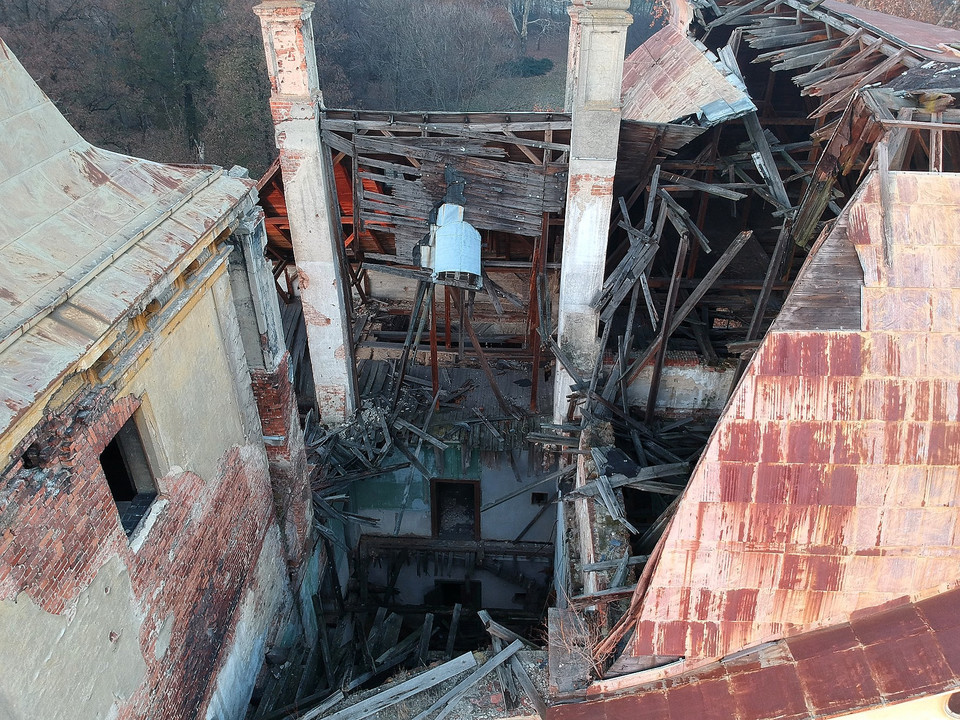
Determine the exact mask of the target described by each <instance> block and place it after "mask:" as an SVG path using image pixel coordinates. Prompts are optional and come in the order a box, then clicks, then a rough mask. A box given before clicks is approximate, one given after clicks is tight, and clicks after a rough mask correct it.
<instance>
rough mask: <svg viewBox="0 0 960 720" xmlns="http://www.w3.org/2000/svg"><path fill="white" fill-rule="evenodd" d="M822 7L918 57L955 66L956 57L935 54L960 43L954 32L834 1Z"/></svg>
mask: <svg viewBox="0 0 960 720" xmlns="http://www.w3.org/2000/svg"><path fill="white" fill-rule="evenodd" d="M822 7H823V8H824V9H827V10H830V11H832V12H836V13H842V14H844V15H847V16H849V17H850V18H853V20H854V22H855V23H856V24H857V25H860V26H862V27H867V28H875V29H877V30H879V31H881V32H883V33H886V34H888V35H891V36H893V37H895V38H897V39H898V40H900V41H901V42H903V43H904V44H906V45H910V46H912V47H914V48H915V49H918V50H921V51H924V52H922V53H921V54H923V55H926V56H927V57H930V58H932V59H935V60H944V61H945V62H956V60H957V58H956V57H950V56H949V55H947V56H946V57H944V56H943V55H942V54H941V53H938V52H936V50H937V46H938V45H940V44H941V43H943V44H955V43H958V42H960V31H958V30H955V29H954V28H949V27H943V26H942V25H931V24H930V23H925V22H918V21H916V20H909V19H907V18H903V17H898V16H896V15H894V14H892V13H891V14H888V13H886V12H878V11H877V10H868V9H867V8H862V7H858V6H856V5H852V4H850V3H846V2H838V0H824V3H823V6H822Z"/></svg>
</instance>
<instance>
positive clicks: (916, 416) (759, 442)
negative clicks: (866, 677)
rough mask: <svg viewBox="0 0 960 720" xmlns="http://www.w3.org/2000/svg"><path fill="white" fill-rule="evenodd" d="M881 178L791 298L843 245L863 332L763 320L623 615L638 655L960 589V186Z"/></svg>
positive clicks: (725, 647)
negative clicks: (857, 278) (958, 583)
mask: <svg viewBox="0 0 960 720" xmlns="http://www.w3.org/2000/svg"><path fill="white" fill-rule="evenodd" d="M885 177H886V178H888V179H887V180H885V181H884V182H883V184H882V183H881V178H880V176H879V175H877V174H872V175H870V176H869V177H868V180H867V181H866V182H865V183H864V185H863V186H862V187H861V190H860V191H859V193H858V195H857V196H856V197H855V199H854V200H853V201H852V202H851V204H850V206H848V210H847V212H846V214H845V217H844V218H842V219H841V220H840V221H839V222H838V223H837V226H836V228H835V230H834V232H833V235H832V236H831V237H830V238H827V239H826V240H825V241H824V242H823V243H822V244H821V245H820V247H819V248H817V249H815V250H814V252H813V253H812V255H811V258H810V259H809V260H808V265H807V267H806V268H805V270H804V272H803V273H802V274H801V276H800V277H799V278H798V280H797V282H796V284H795V289H794V291H793V293H792V295H791V297H792V298H793V297H796V296H797V293H798V292H799V293H801V295H803V294H805V296H806V297H809V298H816V297H817V296H818V288H820V289H821V290H822V287H821V285H822V282H821V281H822V280H823V279H824V277H825V270H824V268H826V267H827V266H826V265H824V264H822V263H821V264H819V265H818V263H817V257H818V253H819V252H820V251H821V250H822V249H823V248H824V247H834V248H836V247H840V246H841V245H843V244H847V245H848V247H852V250H853V251H854V252H855V253H856V257H857V258H858V259H859V265H860V269H861V270H862V273H863V281H862V288H861V292H860V312H859V315H860V325H859V327H858V328H851V327H850V325H849V323H850V322H851V319H852V318H855V317H856V315H855V314H851V313H848V312H846V311H844V312H843V313H840V314H837V315H835V316H834V320H835V321H836V324H835V325H831V320H830V315H829V314H828V313H826V312H825V313H824V314H823V317H818V316H816V315H811V316H810V324H809V325H808V326H807V327H806V328H804V327H802V324H798V323H797V322H796V320H794V321H793V322H791V324H789V325H785V324H783V323H780V322H778V323H777V324H775V325H774V326H773V328H772V329H771V331H770V333H769V334H768V335H767V337H766V339H765V340H764V342H763V344H762V345H761V347H760V349H759V350H758V352H757V354H756V355H755V357H754V359H753V361H752V362H751V364H750V366H749V369H748V371H747V374H746V375H745V377H744V379H743V381H742V382H741V384H740V386H739V387H738V389H737V391H736V393H735V394H734V396H733V398H732V399H731V401H730V403H729V405H728V407H727V409H726V411H725V413H724V416H723V418H722V419H721V421H720V423H719V424H718V426H717V428H716V430H715V432H714V434H713V436H712V437H711V440H710V443H709V444H708V446H707V449H706V451H705V453H704V456H703V458H702V460H701V462H700V464H699V466H698V468H697V470H696V472H695V473H694V476H693V478H692V479H691V481H690V484H689V486H688V488H687V491H686V493H685V495H684V497H683V500H682V502H681V504H680V506H679V509H678V511H677V514H676V516H675V518H674V519H673V521H672V524H671V526H670V528H669V530H668V532H667V534H666V535H665V537H664V540H663V541H662V543H661V545H660V558H659V560H658V561H657V563H656V565H655V566H654V567H653V568H652V569H651V570H650V571H649V572H650V581H649V585H648V588H647V590H646V593H645V594H644V595H643V596H642V597H638V598H636V599H635V603H634V609H633V610H632V611H631V614H630V615H628V619H627V620H626V623H628V624H632V628H633V629H634V630H635V633H634V636H633V639H632V643H631V645H630V647H629V651H628V652H629V654H630V655H632V656H634V657H644V656H649V655H659V656H683V657H686V658H688V659H691V658H704V659H709V658H716V657H721V656H724V655H727V654H729V653H732V652H736V651H738V650H740V649H742V648H746V647H750V646H752V645H755V644H757V643H758V642H760V641H761V640H764V639H770V638H778V637H784V636H790V635H792V634H796V633H800V632H804V631H808V630H812V629H815V628H818V627H823V626H827V625H832V624H836V623H842V622H846V621H848V620H849V619H850V618H851V616H852V615H853V614H854V613H857V612H862V611H864V610H866V609H869V608H873V607H877V606H879V605H883V604H884V603H887V602H891V601H893V600H895V599H897V598H902V597H904V596H908V597H917V596H920V595H923V594H926V593H929V592H931V591H933V590H936V589H937V588H939V587H941V586H943V585H944V584H946V583H950V582H954V581H955V580H956V579H957V564H958V561H960V501H958V497H960V493H958V482H960V475H958V470H957V469H958V466H960V363H958V360H957V358H958V357H960V204H958V203H957V198H958V197H960V176H957V175H953V174H943V175H938V174H927V173H906V172H898V173H889V174H888V175H886V176H885ZM882 198H885V199H883V200H882ZM847 254H849V253H847ZM826 281H827V284H828V286H831V283H832V282H833V279H832V277H830V276H827V279H826ZM790 302H791V301H788V305H789V303H790ZM843 328H846V329H843Z"/></svg>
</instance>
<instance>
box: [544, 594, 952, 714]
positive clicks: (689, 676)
mask: <svg viewBox="0 0 960 720" xmlns="http://www.w3.org/2000/svg"><path fill="white" fill-rule="evenodd" d="M958 639H960V590H952V591H949V592H946V593H942V594H939V595H937V596H935V597H931V598H928V599H925V600H921V601H919V602H917V603H906V604H903V605H899V606H896V607H892V608H884V609H883V610H879V611H877V612H873V613H868V614H864V615H862V616H860V617H857V618H855V619H854V620H853V621H852V622H849V623H842V624H839V625H836V626H833V627H830V628H826V629H823V630H817V631H813V632H808V633H804V634H802V635H797V636H795V637H792V638H787V639H786V640H780V641H778V642H775V643H768V644H765V645H762V646H758V647H755V648H752V649H751V650H749V651H747V652H744V653H742V654H739V655H737V656H736V657H732V658H724V659H723V660H722V661H720V662H716V663H711V664H708V665H705V666H702V667H699V668H696V669H693V670H689V671H687V672H678V673H676V674H675V675H673V676H671V677H669V678H668V679H659V677H656V675H657V672H656V671H651V673H650V675H654V676H655V677H651V678H650V679H649V680H647V681H646V682H644V683H642V684H640V685H638V686H637V687H636V688H635V689H634V690H633V691H632V692H631V694H628V695H623V696H620V697H614V698H610V699H607V700H604V701H599V702H587V703H582V704H574V705H559V706H554V707H552V708H550V713H549V715H548V718H549V719H550V720H581V719H582V720H599V719H604V720H620V719H621V718H623V719H624V720H627V719H633V718H656V719H657V720H688V719H689V718H702V719H703V720H727V719H728V718H739V719H740V720H748V719H749V720H812V719H813V718H826V717H836V716H837V715H844V714H848V713H853V712H856V711H859V710H865V709H868V708H875V707H880V706H884V705H891V704H894V703H901V702H905V701H908V700H912V699H916V698H922V697H926V696H930V695H933V694H936V693H942V692H947V691H950V690H955V689H957V688H958V687H960V652H958V643H957V640H958ZM904 712H909V711H904ZM902 717H910V715H909V714H904V715H902ZM930 717H934V715H931V716H930ZM944 717H945V716H944Z"/></svg>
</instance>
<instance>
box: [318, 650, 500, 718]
mask: <svg viewBox="0 0 960 720" xmlns="http://www.w3.org/2000/svg"><path fill="white" fill-rule="evenodd" d="M514 652H516V651H514ZM476 665H477V661H476V660H475V659H474V657H473V653H469V652H468V653H464V654H463V655H461V656H460V657H458V658H456V659H455V660H450V661H448V662H445V663H443V664H442V665H438V666H437V667H435V668H433V669H432V670H427V671H426V672H424V673H421V674H420V675H417V676H416V677H412V678H410V679H409V680H407V681H405V682H402V683H400V684H399V685H395V686H393V687H391V688H389V689H387V690H384V691H383V692H379V693H377V694H376V695H374V696H372V697H369V698H367V699H366V700H361V701H360V702H358V703H357V704H356V705H351V706H350V707H348V708H344V709H343V710H340V711H339V712H335V713H333V715H330V716H328V717H327V718H326V720H360V718H365V717H369V716H370V715H373V714H374V713H377V712H380V711H382V710H384V709H386V708H388V707H391V706H393V705H396V704H397V703H398V702H402V701H403V700H406V699H407V698H409V697H412V696H413V695H416V694H418V693H421V692H423V691H424V690H429V689H430V688H432V687H435V686H437V685H439V684H440V683H442V682H444V681H446V680H449V679H450V678H452V677H456V676H457V675H460V674H461V673H464V672H466V671H467V670H470V669H471V668H474V667H476Z"/></svg>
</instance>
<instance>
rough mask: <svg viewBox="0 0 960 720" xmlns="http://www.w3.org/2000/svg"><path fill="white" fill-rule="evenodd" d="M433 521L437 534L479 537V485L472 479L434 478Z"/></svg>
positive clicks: (454, 536)
mask: <svg viewBox="0 0 960 720" xmlns="http://www.w3.org/2000/svg"><path fill="white" fill-rule="evenodd" d="M432 490H433V492H432V498H431V500H432V503H431V505H432V508H433V513H432V520H433V534H434V536H435V537H438V538H444V539H447V540H478V539H479V538H480V484H479V483H478V482H476V481H473V480H434V481H433V482H432Z"/></svg>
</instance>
